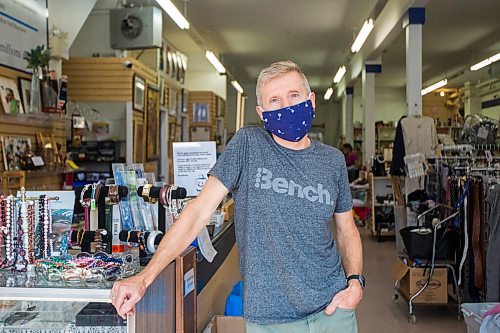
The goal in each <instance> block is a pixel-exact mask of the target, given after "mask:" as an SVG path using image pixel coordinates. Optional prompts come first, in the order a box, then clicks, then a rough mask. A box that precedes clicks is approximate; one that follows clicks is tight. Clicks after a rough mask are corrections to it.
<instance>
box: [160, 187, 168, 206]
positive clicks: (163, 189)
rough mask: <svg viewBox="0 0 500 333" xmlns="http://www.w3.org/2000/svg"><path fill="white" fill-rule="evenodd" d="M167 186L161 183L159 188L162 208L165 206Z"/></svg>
mask: <svg viewBox="0 0 500 333" xmlns="http://www.w3.org/2000/svg"><path fill="white" fill-rule="evenodd" d="M167 188H168V185H163V186H162V187H161V189H160V197H159V200H160V203H161V204H162V205H163V207H164V208H167V196H166V195H167Z"/></svg>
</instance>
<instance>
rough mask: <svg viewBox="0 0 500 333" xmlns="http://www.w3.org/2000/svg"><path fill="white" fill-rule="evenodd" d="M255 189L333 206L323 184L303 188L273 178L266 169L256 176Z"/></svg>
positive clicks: (289, 181) (258, 172)
mask: <svg viewBox="0 0 500 333" xmlns="http://www.w3.org/2000/svg"><path fill="white" fill-rule="evenodd" d="M255 187H256V188H260V189H262V190H271V189H272V190H273V191H274V192H276V193H279V194H285V195H292V196H297V197H299V198H306V199H307V200H309V201H311V202H319V203H325V204H327V205H330V206H333V201H331V195H330V192H328V191H327V190H326V189H324V188H323V184H318V185H317V186H316V187H314V186H310V185H308V186H302V185H299V184H297V183H295V182H294V181H293V180H286V179H285V178H273V173H272V172H271V171H270V170H268V169H266V168H258V169H257V174H256V175H255Z"/></svg>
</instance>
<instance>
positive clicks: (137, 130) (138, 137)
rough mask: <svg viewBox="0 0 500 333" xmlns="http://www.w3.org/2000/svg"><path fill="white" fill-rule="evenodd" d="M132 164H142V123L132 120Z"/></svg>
mask: <svg viewBox="0 0 500 333" xmlns="http://www.w3.org/2000/svg"><path fill="white" fill-rule="evenodd" d="M133 149H134V154H133V155H134V163H143V162H144V122H142V121H137V120H134V147H133Z"/></svg>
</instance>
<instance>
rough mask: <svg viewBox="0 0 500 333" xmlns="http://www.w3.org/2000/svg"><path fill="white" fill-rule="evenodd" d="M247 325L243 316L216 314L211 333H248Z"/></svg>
mask: <svg viewBox="0 0 500 333" xmlns="http://www.w3.org/2000/svg"><path fill="white" fill-rule="evenodd" d="M246 331H247V326H246V323H245V319H243V317H226V316H215V317H213V318H212V331H211V333H246Z"/></svg>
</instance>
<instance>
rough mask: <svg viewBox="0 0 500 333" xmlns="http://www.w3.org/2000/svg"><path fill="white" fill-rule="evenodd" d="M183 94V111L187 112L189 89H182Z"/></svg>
mask: <svg viewBox="0 0 500 333" xmlns="http://www.w3.org/2000/svg"><path fill="white" fill-rule="evenodd" d="M181 94H182V112H183V113H187V112H188V90H187V89H182V90H181Z"/></svg>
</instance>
